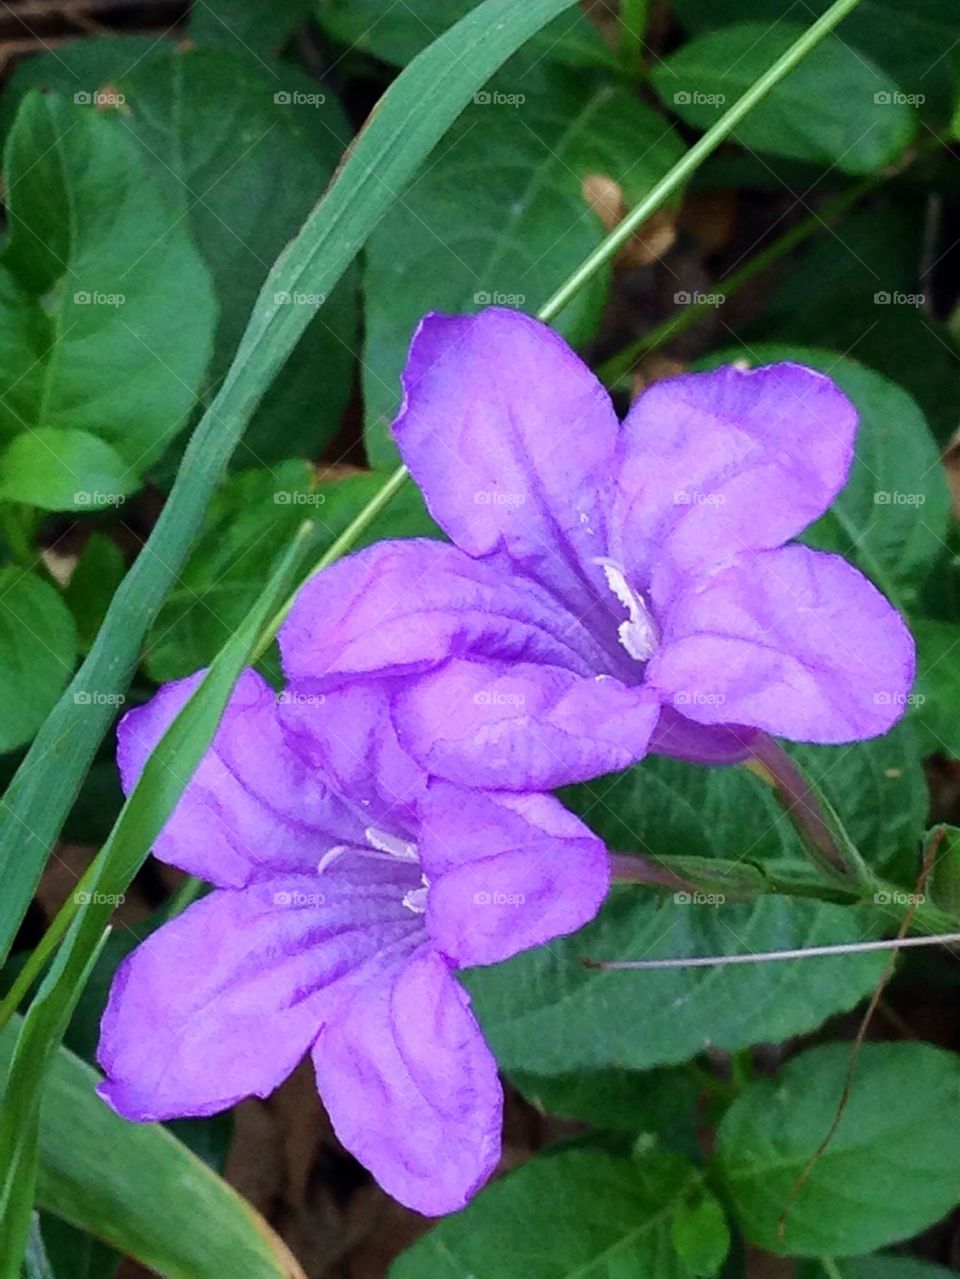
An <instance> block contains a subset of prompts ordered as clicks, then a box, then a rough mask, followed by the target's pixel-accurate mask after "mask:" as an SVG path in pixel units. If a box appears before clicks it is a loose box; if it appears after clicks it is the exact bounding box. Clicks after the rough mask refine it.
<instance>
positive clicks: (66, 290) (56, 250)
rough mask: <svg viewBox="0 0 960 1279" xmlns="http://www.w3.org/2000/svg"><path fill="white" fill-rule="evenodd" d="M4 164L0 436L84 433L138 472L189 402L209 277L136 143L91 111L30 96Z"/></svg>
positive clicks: (209, 317)
mask: <svg viewBox="0 0 960 1279" xmlns="http://www.w3.org/2000/svg"><path fill="white" fill-rule="evenodd" d="M5 171H6V177H7V184H8V199H7V209H8V213H9V217H10V238H9V240H8V242H7V245H6V248H5V250H4V252H3V257H2V262H0V328H8V327H9V328H11V329H12V331H13V334H14V336H13V337H12V338H10V339H8V340H7V342H5V343H4V344H3V347H2V348H0V366H2V372H3V375H4V381H9V382H11V383H12V387H11V390H10V391H9V393H8V394H7V395H6V396H5V397H4V398H3V400H2V401H0V439H9V438H11V437H13V436H15V435H17V434H19V433H20V432H21V431H28V430H36V429H37V428H44V429H46V428H51V427H52V428H58V429H68V430H70V431H84V432H88V433H89V434H91V435H94V436H97V437H99V438H100V439H101V440H104V441H106V442H107V443H108V444H110V445H111V446H112V447H113V449H115V450H116V452H117V453H119V454H120V455H121V456H122V457H123V458H124V460H125V461H126V463H127V464H128V465H129V466H130V467H131V468H132V469H133V470H134V472H141V471H143V470H144V468H145V467H146V466H147V465H148V464H149V463H150V461H151V460H152V459H154V458H156V457H158V456H159V455H160V453H161V452H163V450H164V449H165V448H166V447H167V446H168V444H169V443H170V441H171V439H172V438H173V436H174V435H175V434H176V433H177V432H178V431H179V430H180V428H181V427H182V426H183V425H184V424H185V422H186V417H187V414H188V413H189V412H190V410H191V409H192V408H193V405H194V402H195V395H196V391H197V389H198V387H199V385H200V381H201V378H202V376H203V372H204V369H205V367H206V363H207V359H208V356H209V351H210V338H211V334H212V329H213V322H214V302H213V297H212V294H211V289H210V281H209V277H208V275H207V272H206V270H205V269H204V266H203V264H202V262H201V261H200V259H199V258H198V257H197V254H196V251H195V250H194V249H193V246H192V245H191V243H190V241H189V239H188V237H187V233H186V230H185V229H184V227H183V226H182V225H181V223H180V221H179V220H178V219H177V217H176V215H175V214H174V213H173V211H172V210H171V208H170V206H169V205H168V203H167V201H166V199H165V198H164V195H163V192H162V190H161V188H160V186H159V185H158V183H157V181H156V180H155V179H154V178H153V176H152V175H151V174H150V173H149V172H148V171H147V169H146V168H145V166H144V165H143V162H142V161H141V159H140V156H139V153H138V151H137V148H136V147H134V146H133V145H132V144H131V143H130V142H129V141H128V140H126V139H124V138H122V137H120V136H119V135H118V133H117V132H116V130H115V129H114V128H113V127H112V126H111V124H110V123H109V122H108V121H107V120H104V119H102V118H100V115H99V113H98V112H96V111H95V110H93V109H92V108H91V107H85V108H80V107H76V106H73V105H71V104H68V103H67V102H65V101H64V100H63V99H60V98H57V97H53V96H48V97H42V96H40V95H39V94H31V95H29V96H28V97H27V98H25V99H24V101H23V103H22V105H21V108H20V111H19V113H18V115H17V120H16V123H15V125H14V128H13V130H12V132H11V134H10V136H9V138H8V140H7V149H6V157H5ZM14 343H15V344H16V346H14ZM99 464H100V465H104V464H105V463H104V462H103V460H102V459H101V461H100V463H99ZM51 483H52V484H53V485H54V487H56V483H55V480H53V479H52V480H51ZM129 486H130V481H129V479H127V480H126V484H125V488H129ZM68 487H69V486H68ZM73 487H74V489H75V488H77V487H78V485H76V484H75V485H74V486H73ZM71 491H72V490H71Z"/></svg>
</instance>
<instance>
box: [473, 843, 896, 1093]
mask: <svg viewBox="0 0 960 1279" xmlns="http://www.w3.org/2000/svg"><path fill="white" fill-rule="evenodd" d="M744 847H745V850H746V849H749V841H745V844H744ZM685 851H687V850H685ZM691 851H695V850H691ZM683 897H684V895H683V894H679V895H678V897H677V898H676V899H673V898H671V899H669V900H667V901H666V902H663V903H657V902H655V901H654V900H652V898H651V896H650V895H649V894H648V893H646V892H644V891H643V890H640V889H635V888H629V887H620V888H615V889H614V890H613V892H612V893H611V894H610V896H609V898H608V899H607V902H606V904H605V905H604V906H603V908H602V910H601V912H600V914H599V916H598V917H597V919H596V920H595V921H594V922H593V923H592V924H590V925H588V927H586V928H585V929H582V930H581V931H580V932H579V933H577V934H575V935H574V936H573V937H570V938H561V939H559V940H557V941H553V942H551V943H550V945H549V946H544V947H539V948H538V949H536V950H532V951H527V952H525V953H524V954H522V955H518V956H517V957H516V958H514V959H511V960H509V961H508V962H507V963H505V964H499V965H497V966H496V967H494V968H484V969H475V970H472V971H471V972H470V973H469V974H468V975H467V977H466V982H467V985H468V987H469V989H470V992H471V994H472V996H473V1000H474V1011H475V1012H476V1014H477V1017H478V1018H479V1019H480V1022H481V1025H482V1026H483V1029H484V1032H485V1034H486V1036H487V1038H488V1039H489V1041H490V1044H491V1046H492V1047H493V1050H494V1053H495V1054H496V1057H497V1060H498V1062H499V1063H500V1065H501V1067H502V1068H503V1069H504V1070H506V1071H507V1072H508V1073H510V1072H512V1071H523V1070H527V1071H533V1072H536V1073H537V1074H540V1075H551V1074H565V1073H567V1072H570V1071H579V1070H597V1069H605V1068H609V1067H610V1066H614V1065H616V1066H620V1067H629V1068H630V1069H633V1070H647V1069H650V1068H651V1067H654V1066H666V1065H673V1064H675V1063H677V1062H682V1061H686V1060H688V1059H689V1058H691V1057H694V1056H696V1055H697V1054H698V1053H701V1052H703V1051H705V1050H706V1049H708V1048H719V1049H724V1050H727V1051H731V1052H732V1051H735V1050H736V1049H739V1048H746V1047H749V1046H750V1045H752V1044H758V1043H764V1042H774V1043H779V1042H780V1041H781V1040H784V1039H788V1038H790V1036H792V1035H799V1034H804V1033H807V1032H809V1031H811V1030H814V1029H815V1028H816V1027H817V1026H819V1025H820V1024H821V1023H822V1022H823V1021H824V1020H825V1019H826V1018H827V1017H829V1016H831V1015H833V1014H835V1013H839V1012H845V1011H847V1010H849V1009H850V1008H852V1007H853V1006H854V1005H855V1004H857V1003H858V1002H859V1001H860V999H861V998H862V997H863V996H864V995H865V994H866V993H867V992H868V991H869V990H871V989H872V987H873V986H874V985H875V984H876V982H877V980H878V979H879V977H880V974H881V972H882V971H883V956H882V955H880V956H878V955H845V956H838V957H836V958H828V959H817V960H794V961H790V962H786V963H776V964H743V965H735V966H732V967H727V968H719V969H711V968H699V969H672V970H664V971H656V972H630V971H619V972H600V971H597V970H595V969H589V968H586V967H584V964H583V960H584V957H587V958H590V959H593V960H622V959H658V958H668V957H684V956H696V955H729V954H742V953H746V952H751V951H754V952H755V951H763V950H775V949H776V950H779V949H787V948H793V947H799V946H817V945H824V944H829V943H834V942H842V941H850V940H857V941H858V940H860V939H861V938H862V937H863V935H864V931H865V923H866V920H865V917H864V915H863V914H862V913H860V912H857V911H853V910H849V909H846V908H844V907H841V906H832V905H826V904H823V903H819V902H812V901H803V900H793V899H791V900H783V899H781V898H777V897H771V896H765V897H760V898H758V899H757V900H756V901H754V902H750V903H735V902H726V903H724V904H722V905H712V904H711V905H708V904H694V903H692V902H690V901H685V900H683Z"/></svg>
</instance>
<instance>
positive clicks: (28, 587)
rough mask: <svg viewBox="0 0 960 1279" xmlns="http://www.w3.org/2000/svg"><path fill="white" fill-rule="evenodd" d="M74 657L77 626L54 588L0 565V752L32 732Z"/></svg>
mask: <svg viewBox="0 0 960 1279" xmlns="http://www.w3.org/2000/svg"><path fill="white" fill-rule="evenodd" d="M76 656H77V633H76V628H75V626H74V624H73V618H72V617H71V616H70V611H69V609H68V608H67V606H66V605H65V604H64V602H63V600H62V598H61V596H60V594H59V592H58V591H57V590H56V588H55V587H53V586H51V585H50V583H49V582H45V581H42V580H41V579H40V578H39V577H37V576H35V575H34V574H33V573H24V572H22V571H21V570H20V569H17V568H3V569H0V754H3V753H4V752H6V751H11V750H14V749H16V747H18V746H22V745H23V744H24V742H28V741H29V740H30V738H31V737H32V736H33V734H34V733H35V732H36V731H37V729H38V728H39V727H40V725H41V724H42V723H43V721H44V718H45V717H46V716H47V715H48V714H49V712H50V710H51V709H52V707H53V706H54V704H55V703H56V700H57V698H58V697H59V696H60V694H61V693H62V692H63V690H64V689H65V688H66V686H67V684H68V683H69V681H70V676H71V675H72V674H73V667H74V662H75V661H76Z"/></svg>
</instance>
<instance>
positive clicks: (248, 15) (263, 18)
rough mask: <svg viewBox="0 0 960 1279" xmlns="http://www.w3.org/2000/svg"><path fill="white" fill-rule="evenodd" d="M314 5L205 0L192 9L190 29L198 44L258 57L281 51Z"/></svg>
mask: <svg viewBox="0 0 960 1279" xmlns="http://www.w3.org/2000/svg"><path fill="white" fill-rule="evenodd" d="M312 8H313V0H286V3H285V4H284V6H283V8H282V9H279V10H278V7H277V5H276V3H275V0H204V3H203V4H198V5H194V6H193V8H192V9H191V10H190V18H189V22H188V24H187V29H188V31H189V32H190V39H191V40H192V41H193V42H194V43H195V44H198V45H207V46H210V47H214V46H219V47H222V48H225V49H231V50H232V51H233V52H235V53H239V52H241V51H243V52H244V53H246V54H247V55H248V56H250V57H252V58H255V59H257V60H258V61H259V60H260V59H261V58H262V56H263V55H264V51H266V53H267V54H276V53H279V52H280V51H281V50H282V48H283V46H284V45H285V44H286V43H287V42H288V41H289V39H290V37H291V36H292V35H293V33H294V32H295V31H296V30H297V28H298V27H301V26H303V24H304V22H305V21H306V20H307V17H308V15H309V14H310V11H311V10H312Z"/></svg>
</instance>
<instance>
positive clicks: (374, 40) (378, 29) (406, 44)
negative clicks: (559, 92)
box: [316, 0, 613, 92]
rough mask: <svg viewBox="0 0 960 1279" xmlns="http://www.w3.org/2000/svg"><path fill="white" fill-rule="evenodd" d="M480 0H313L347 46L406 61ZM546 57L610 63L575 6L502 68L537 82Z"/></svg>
mask: <svg viewBox="0 0 960 1279" xmlns="http://www.w3.org/2000/svg"><path fill="white" fill-rule="evenodd" d="M478 3H479V0H430V5H429V9H428V8H426V7H425V6H424V5H422V4H421V5H420V6H414V5H410V4H396V5H390V6H389V7H385V6H384V5H383V3H382V0H316V11H317V17H318V18H319V20H320V23H321V24H322V26H323V28H324V30H325V31H327V32H329V34H330V35H331V36H333V37H334V39H336V40H338V41H339V42H340V43H341V44H345V45H347V46H348V47H349V48H350V49H351V50H353V49H359V50H362V51H363V52H364V53H371V54H373V55H374V56H375V57H378V58H382V59H383V60H384V61H385V62H392V63H395V64H396V65H397V66H405V65H406V64H407V63H408V62H409V61H410V60H411V58H414V57H416V55H417V54H418V53H420V52H422V50H423V49H425V48H426V46H427V45H428V44H429V43H430V42H431V40H436V39H438V38H439V37H440V36H441V35H443V34H444V32H446V31H448V30H449V29H450V27H451V26H453V24H454V23H455V22H459V21H460V19H461V18H463V17H465V16H466V14H468V13H470V12H471V11H472V10H474V9H476V7H477V5H478ZM545 60H551V61H555V62H564V63H568V64H569V65H571V66H576V67H593V66H608V65H611V64H612V62H613V59H612V57H611V55H610V54H609V52H608V51H607V48H606V46H605V45H604V43H603V40H602V39H601V37H600V33H599V32H598V31H597V29H596V28H595V27H594V26H592V24H591V23H590V22H589V21H588V20H587V19H586V17H585V16H584V15H583V13H581V12H580V10H579V9H573V10H571V11H570V12H567V13H564V14H563V15H562V16H561V17H559V18H557V19H556V21H554V22H552V23H550V24H549V25H548V26H547V27H545V28H544V30H543V31H542V32H540V33H539V34H538V35H536V36H534V37H533V39H532V40H530V41H529V42H528V44H527V46H526V48H524V49H523V50H521V51H520V53H518V54H517V55H515V56H514V58H513V59H512V60H511V61H510V62H509V63H507V66H506V67H505V68H504V71H503V72H502V75H503V76H507V77H509V78H510V80H511V83H513V84H514V87H515V89H517V90H523V89H526V90H527V91H528V92H530V91H533V90H534V89H535V88H537V87H539V82H538V80H537V79H536V78H535V77H536V73H537V70H538V67H541V66H542V64H543V63H544V61H545Z"/></svg>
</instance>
